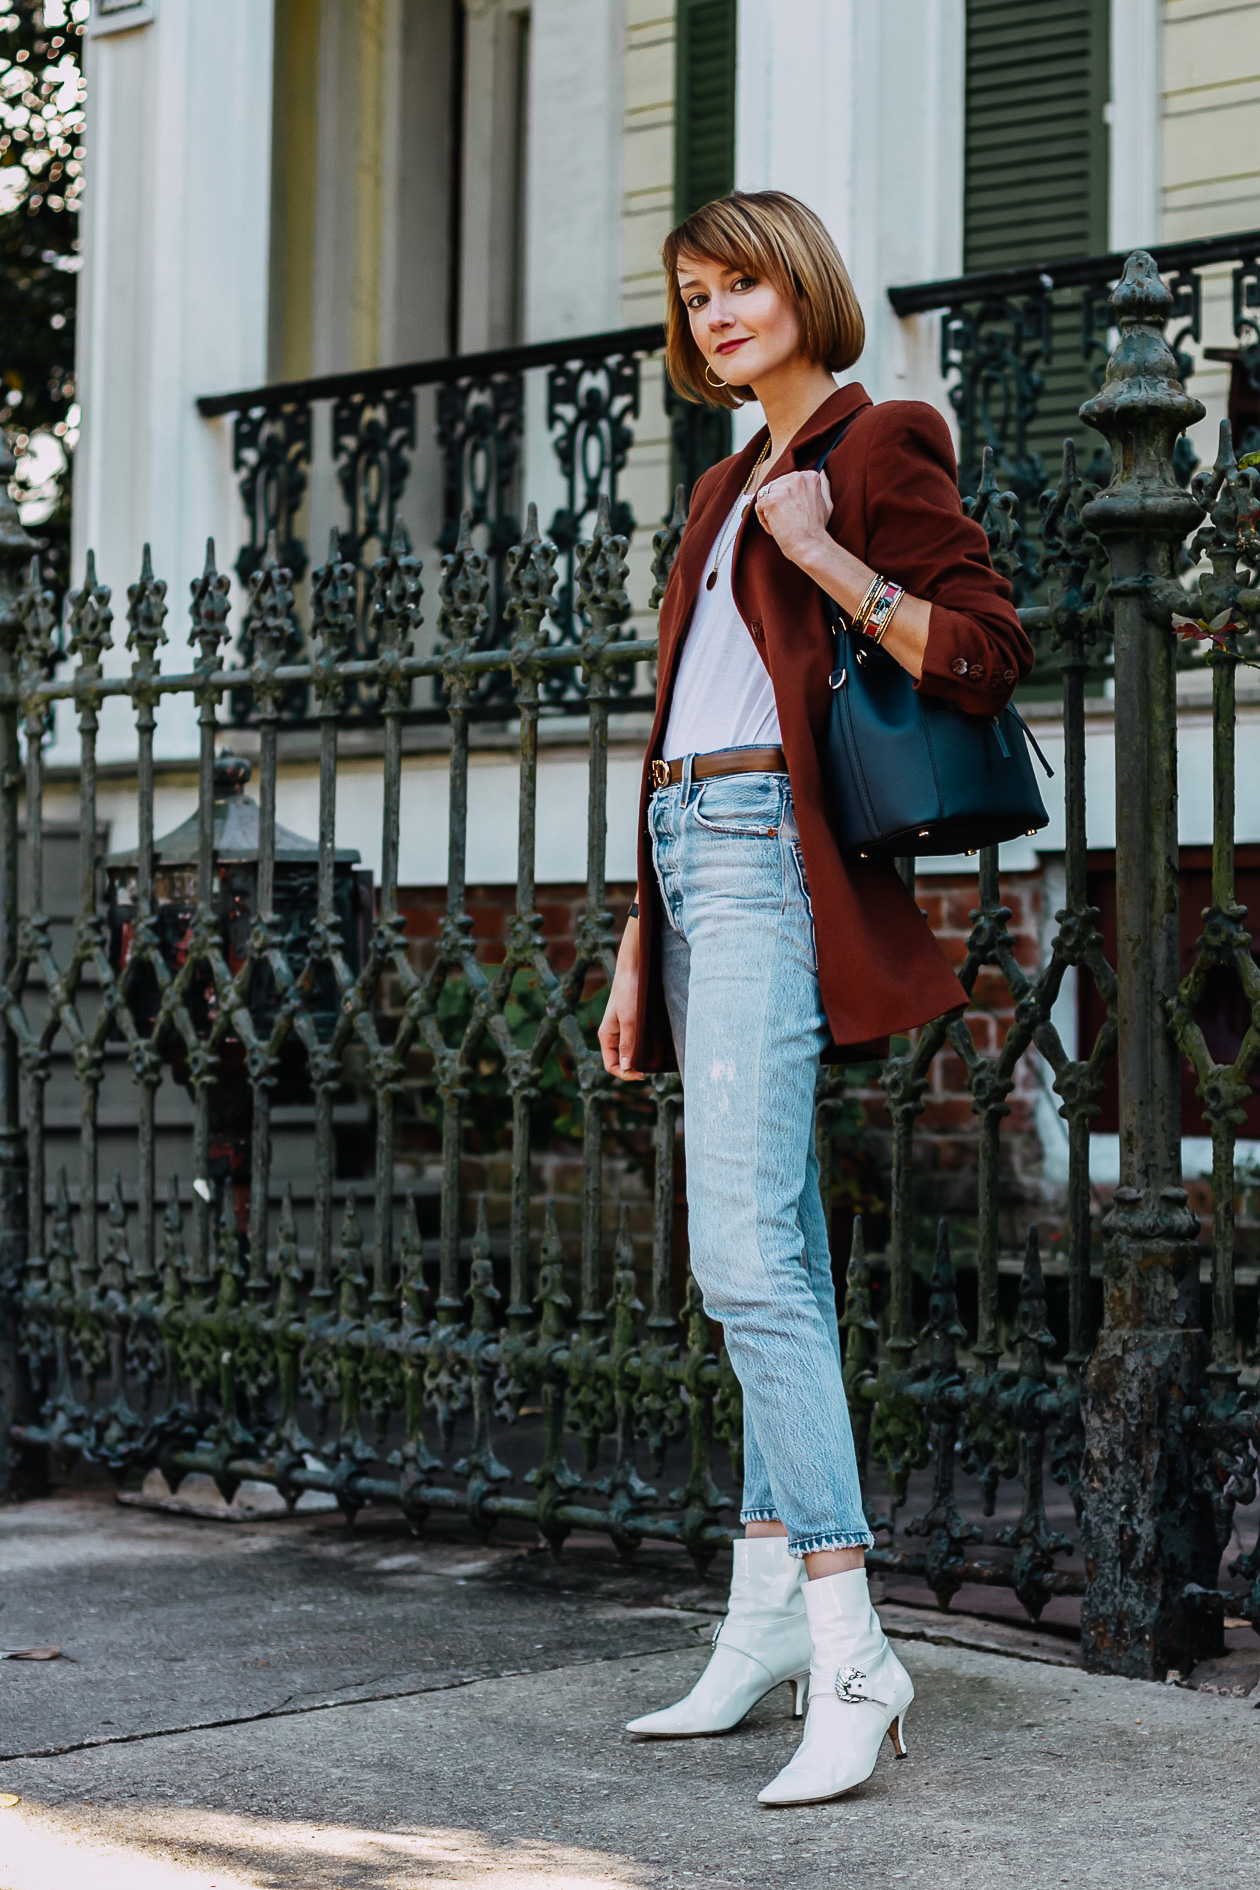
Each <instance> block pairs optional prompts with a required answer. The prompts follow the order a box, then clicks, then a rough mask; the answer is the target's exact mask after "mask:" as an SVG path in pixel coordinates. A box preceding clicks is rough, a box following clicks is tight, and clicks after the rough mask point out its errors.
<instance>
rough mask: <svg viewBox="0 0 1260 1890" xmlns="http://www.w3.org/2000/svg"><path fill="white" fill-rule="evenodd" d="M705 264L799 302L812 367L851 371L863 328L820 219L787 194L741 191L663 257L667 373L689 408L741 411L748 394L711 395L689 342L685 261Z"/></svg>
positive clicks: (688, 225)
mask: <svg viewBox="0 0 1260 1890" xmlns="http://www.w3.org/2000/svg"><path fill="white" fill-rule="evenodd" d="M688 256H691V257H697V258H699V257H703V258H704V259H705V260H706V261H709V262H715V263H721V264H722V266H723V267H724V268H727V269H747V270H748V272H749V274H750V275H755V276H762V277H764V278H765V279H766V280H767V281H768V282H772V283H773V284H774V286H775V288H776V289H778V290H779V292H780V294H781V295H785V296H787V297H788V298H789V299H790V300H791V301H793V302H795V304H796V308H797V312H798V314H799V315H800V318H801V340H802V345H803V347H804V350H805V353H806V354H807V355H808V356H809V358H810V360H811V361H818V362H820V363H821V364H822V366H823V367H826V368H831V369H832V370H833V371H834V370H839V369H840V368H847V367H852V365H853V363H854V362H855V361H856V360H857V358H858V356H859V355H860V354H861V352H862V349H863V347H864V346H865V343H866V323H865V322H864V321H863V319H862V310H861V307H860V306H859V304H858V299H857V296H856V295H855V294H854V292H853V284H852V283H851V282H850V281H849V272H848V270H847V269H846V268H845V266H844V263H843V262H842V261H841V259H840V252H839V250H838V249H837V248H836V246H835V244H834V243H833V242H832V240H831V238H830V236H829V235H828V234H827V230H826V228H825V226H824V224H823V222H822V220H821V218H819V217H817V216H815V214H814V212H813V211H812V210H810V209H808V208H807V207H806V205H805V204H803V203H801V202H800V201H799V200H798V199H797V198H796V197H789V196H788V194H787V192H786V191H782V190H757V191H742V190H737V191H735V192H733V193H732V195H731V196H729V197H719V198H717V200H716V201H715V202H714V203H707V204H705V206H704V208H703V209H702V210H696V211H693V212H692V214H691V216H689V217H687V218H686V219H685V221H684V222H682V223H680V224H679V225H678V228H677V229H676V230H671V231H670V233H669V235H668V236H667V237H666V238H665V243H664V247H663V248H662V250H661V261H662V262H663V263H664V265H665V270H666V274H667V276H668V278H669V281H668V287H667V290H666V307H665V368H666V372H667V373H668V375H669V378H670V380H671V381H672V382H673V384H674V386H675V388H676V389H677V390H678V392H679V393H680V394H681V395H682V396H683V398H684V399H685V400H694V401H705V402H707V404H708V405H709V406H710V407H742V406H743V404H744V402H745V401H746V400H750V399H751V398H752V396H751V394H741V393H739V392H737V391H736V389H735V388H733V387H714V386H713V385H712V383H711V382H709V381H707V380H706V379H705V374H704V369H705V358H704V356H703V355H702V354H701V352H700V350H699V348H698V347H697V346H696V343H695V341H694V339H693V337H692V333H691V323H690V321H689V320H688V317H687V310H686V308H685V306H684V304H683V299H682V296H681V294H680V293H679V290H678V266H679V263H680V262H681V261H682V259H683V258H684V257H688Z"/></svg>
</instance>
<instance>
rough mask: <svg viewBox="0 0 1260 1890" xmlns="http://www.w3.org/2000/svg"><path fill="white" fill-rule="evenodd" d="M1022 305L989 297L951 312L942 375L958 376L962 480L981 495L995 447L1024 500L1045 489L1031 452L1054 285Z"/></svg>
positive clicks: (1048, 351) (955, 399)
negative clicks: (983, 464)
mask: <svg viewBox="0 0 1260 1890" xmlns="http://www.w3.org/2000/svg"><path fill="white" fill-rule="evenodd" d="M1043 284H1044V286H1043V287H1042V288H1041V289H1039V290H1038V291H1036V292H1034V293H1033V294H1031V295H1028V296H1025V297H1023V298H1022V299H1019V300H1017V299H1015V298H1013V297H1012V298H1006V297H996V296H994V297H986V298H985V299H984V300H983V301H981V302H980V303H978V304H977V305H975V306H970V305H968V304H965V303H958V304H955V305H954V306H953V307H951V308H950V310H949V311H948V313H947V314H946V316H945V317H944V319H943V321H942V323H941V372H942V374H946V375H956V376H957V379H956V381H955V382H954V385H953V386H952V387H951V388H950V390H949V398H950V405H951V406H952V407H953V409H954V412H955V413H956V414H957V416H958V431H959V440H960V452H959V482H960V484H961V486H962V489H963V491H964V492H971V491H974V489H975V486H976V483H977V481H978V479H979V477H980V458H981V454H982V452H983V450H984V448H985V447H986V446H991V447H992V448H993V452H994V457H995V459H996V461H997V465H998V468H999V470H1000V471H1001V472H1002V473H1003V474H1004V475H1005V476H1006V479H1007V480H1008V482H1009V484H1010V485H1011V486H1012V488H1013V489H1014V490H1015V491H1016V492H1017V493H1018V494H1019V496H1020V499H1021V500H1025V499H1029V498H1033V497H1035V495H1036V494H1037V492H1039V491H1040V489H1041V487H1042V485H1043V484H1044V475H1043V468H1042V464H1041V460H1040V457H1039V456H1038V455H1037V454H1036V453H1030V452H1029V450H1028V428H1029V426H1030V425H1031V423H1032V421H1033V420H1034V419H1035V417H1036V413H1037V403H1038V401H1039V400H1040V398H1041V390H1042V387H1043V385H1044V382H1043V378H1042V375H1041V372H1040V370H1041V369H1042V368H1043V367H1046V366H1048V365H1049V363H1050V360H1051V358H1052V349H1053V345H1054V330H1053V321H1052V316H1053V308H1052V304H1051V301H1050V294H1049V291H1050V287H1051V283H1050V280H1049V278H1048V277H1046V278H1044V279H1043Z"/></svg>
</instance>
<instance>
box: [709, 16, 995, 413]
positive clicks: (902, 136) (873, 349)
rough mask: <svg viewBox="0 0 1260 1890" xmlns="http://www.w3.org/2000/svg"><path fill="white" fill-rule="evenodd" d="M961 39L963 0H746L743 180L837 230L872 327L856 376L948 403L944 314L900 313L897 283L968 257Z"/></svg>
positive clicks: (943, 272) (888, 392)
mask: <svg viewBox="0 0 1260 1890" xmlns="http://www.w3.org/2000/svg"><path fill="white" fill-rule="evenodd" d="M963 48H964V22H963V0H880V5H879V6H877V7H876V6H868V5H863V4H861V0H740V7H739V43H738V79H737V96H736V147H735V152H736V155H735V172H736V181H737V184H738V185H739V188H740V189H742V190H766V189H772V188H773V189H779V190H787V191H790V192H791V193H792V195H793V196H796V197H800V198H801V199H802V200H803V201H804V202H805V203H807V204H809V205H810V206H811V208H812V209H814V210H816V211H817V212H818V214H819V216H821V218H822V220H823V222H824V223H825V224H826V225H827V228H828V229H829V230H830V232H831V234H832V236H833V237H834V238H835V241H836V244H837V246H838V248H839V249H840V252H841V254H842V255H843V257H844V259H845V262H846V264H847V266H848V269H849V273H850V275H851V276H852V278H853V284H854V287H855V288H856V290H857V292H858V297H859V299H860V301H861V303H862V309H863V313H864V314H865V316H866V326H867V343H866V350H865V352H864V354H863V356H862V358H861V360H860V361H859V362H858V363H857V365H856V367H855V368H854V369H853V370H852V371H851V374H850V375H847V376H845V378H846V379H858V380H860V381H862V383H863V384H864V385H865V387H866V389H867V391H868V392H869V393H870V394H871V395H872V396H873V397H874V398H875V399H876V400H889V399H897V398H901V399H916V400H928V401H931V402H932V404H933V405H935V406H938V407H939V408H940V409H941V411H942V412H943V413H948V412H949V409H948V404H947V402H946V399H945V393H944V383H943V381H942V380H941V378H940V374H939V371H938V369H937V365H936V347H937V341H936V336H937V321H936V318H935V317H926V318H923V319H921V320H913V321H909V322H901V321H899V320H898V318H897V316H896V315H894V314H893V311H892V308H891V305H890V304H889V302H888V297H887V290H888V287H889V285H890V284H892V283H898V282H922V281H930V280H932V279H934V278H937V277H941V276H948V275H954V274H957V273H958V271H959V270H960V269H961V266H962V130H963ZM745 412H746V414H748V410H745ZM753 423H754V422H753V421H752V419H751V417H748V418H745V419H744V421H743V427H744V429H745V437H747V430H749V429H750V428H751V425H752V424H753ZM739 425H740V423H739V422H738V421H737V429H738V428H739Z"/></svg>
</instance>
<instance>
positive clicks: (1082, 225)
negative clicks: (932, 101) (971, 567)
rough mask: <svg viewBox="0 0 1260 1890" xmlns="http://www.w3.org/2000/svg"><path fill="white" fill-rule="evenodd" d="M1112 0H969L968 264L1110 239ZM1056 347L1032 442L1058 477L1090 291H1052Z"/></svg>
mask: <svg viewBox="0 0 1260 1890" xmlns="http://www.w3.org/2000/svg"><path fill="white" fill-rule="evenodd" d="M1110 14H1111V8H1110V0H967V47H966V119H965V131H964V177H963V268H964V270H966V271H968V272H969V273H970V272H973V271H977V270H986V269H1004V268H1008V267H1013V266H1017V265H1020V264H1024V265H1027V264H1030V263H1053V262H1062V261H1065V260H1066V259H1067V258H1069V257H1076V256H1091V255H1094V256H1096V255H1100V254H1102V253H1104V252H1105V251H1106V249H1107V247H1108V243H1107V236H1108V232H1107V199H1108V182H1109V179H1108V130H1107V124H1106V121H1105V118H1104V115H1103V114H1104V108H1105V106H1106V102H1107V99H1108V96H1109V94H1110V78H1109V67H1110V59H1109V33H1110ZM1054 301H1055V308H1054V317H1053V352H1052V356H1051V359H1050V361H1049V363H1047V364H1046V365H1045V366H1043V368H1042V370H1041V372H1042V376H1043V380H1044V383H1045V384H1044V387H1043V389H1042V394H1041V398H1040V401H1039V403H1038V412H1037V418H1036V420H1035V421H1034V422H1033V424H1032V426H1031V427H1030V428H1029V435H1028V445H1029V448H1030V449H1031V450H1032V451H1033V452H1036V453H1040V454H1041V456H1042V458H1043V460H1044V462H1045V471H1046V476H1047V478H1048V479H1054V478H1055V477H1056V475H1057V473H1058V469H1059V458H1060V454H1061V451H1062V443H1063V439H1064V436H1065V434H1069V433H1071V434H1073V435H1074V436H1075V438H1076V442H1077V446H1078V448H1082V449H1084V453H1085V458H1086V459H1088V457H1089V453H1090V451H1091V450H1092V448H1093V447H1094V446H1095V445H1097V441H1096V440H1095V438H1094V436H1093V435H1092V434H1091V433H1090V431H1089V429H1088V428H1087V427H1085V426H1084V425H1083V424H1082V423H1081V421H1080V420H1079V419H1078V418H1077V409H1078V408H1079V406H1080V404H1081V402H1082V401H1083V400H1087V399H1088V398H1089V396H1090V395H1091V394H1093V393H1094V392H1095V391H1096V390H1095V387H1094V384H1093V382H1092V381H1091V380H1090V378H1089V372H1088V369H1087V367H1086V365H1085V363H1084V362H1083V361H1082V359H1081V345H1080V298H1079V291H1076V290H1073V291H1068V292H1065V293H1062V294H1060V295H1057V296H1056V297H1055V298H1054Z"/></svg>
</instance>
